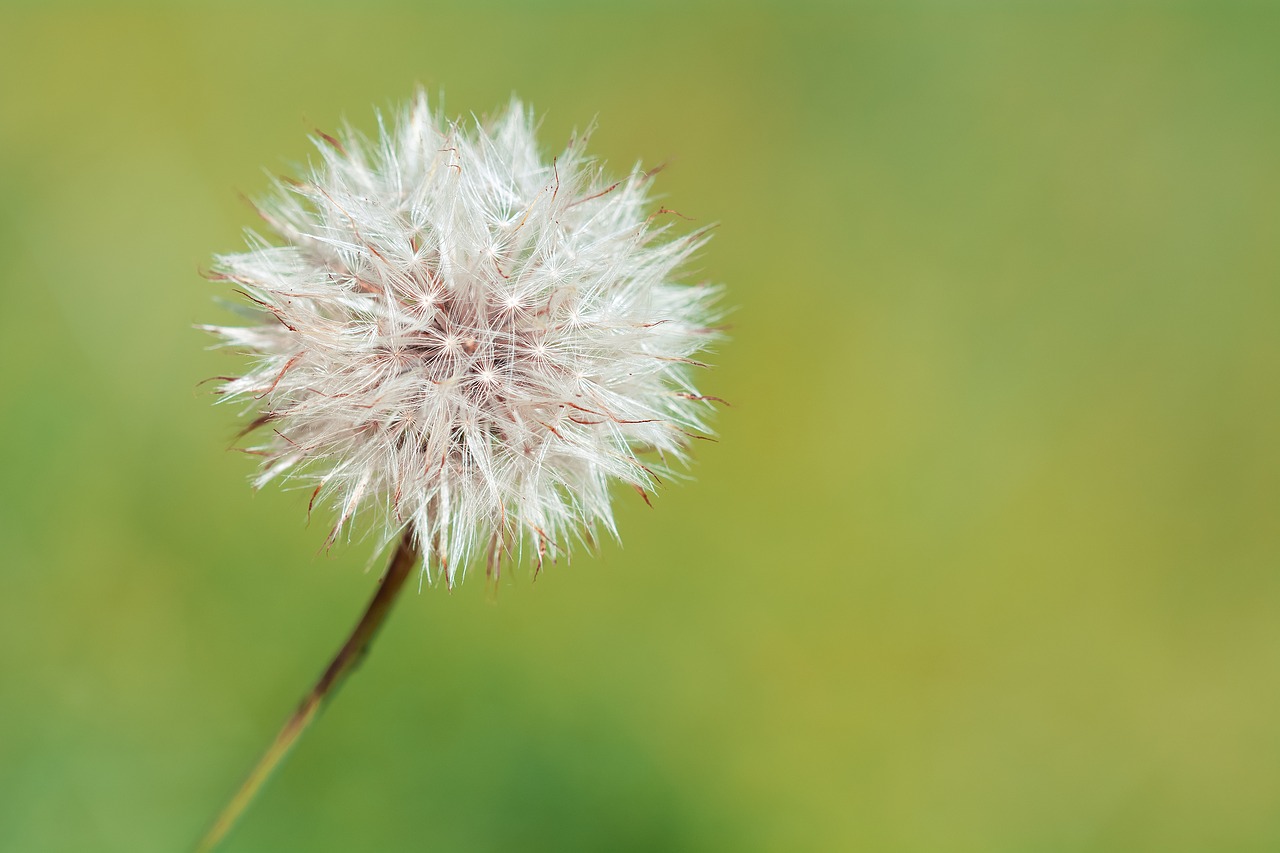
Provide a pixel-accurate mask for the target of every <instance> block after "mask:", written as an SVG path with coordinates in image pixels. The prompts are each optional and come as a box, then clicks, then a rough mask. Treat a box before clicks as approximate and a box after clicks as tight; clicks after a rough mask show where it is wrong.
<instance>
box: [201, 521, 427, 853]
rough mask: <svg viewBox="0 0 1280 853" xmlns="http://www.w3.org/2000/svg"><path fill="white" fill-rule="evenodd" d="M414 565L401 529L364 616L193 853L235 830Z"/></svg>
mask: <svg viewBox="0 0 1280 853" xmlns="http://www.w3.org/2000/svg"><path fill="white" fill-rule="evenodd" d="M417 562H418V552H417V549H416V548H414V546H413V531H412V530H406V531H405V533H404V536H403V537H402V538H401V540H400V544H399V546H398V547H397V548H396V552H395V554H394V555H393V556H392V557H391V562H390V563H389V564H388V565H387V570H386V572H385V573H384V574H383V575H382V578H381V580H379V581H378V591H377V592H376V593H374V595H373V598H372V599H371V600H370V601H369V606H368V607H367V608H365V611H364V616H362V617H360V621H359V622H358V623H356V627H355V629H354V630H352V632H351V635H350V636H349V637H348V638H347V641H346V642H345V643H344V644H343V645H342V648H341V649H339V650H338V653H337V654H336V655H334V657H333V660H332V661H330V662H329V666H328V667H327V668H326V669H325V671H324V674H323V675H321V676H320V680H319V681H317V682H316V684H315V686H314V687H312V688H311V692H310V693H308V694H307V695H306V696H305V697H303V700H302V702H301V703H300V704H299V705H298V709H297V710H296V711H294V712H293V715H292V716H290V717H289V719H288V720H286V721H285V724H284V727H283V728H281V729H280V733H279V734H278V735H276V739H275V740H274V741H273V742H272V744H271V746H269V747H267V750H266V752H264V753H263V754H262V757H261V758H260V759H258V763H257V764H256V765H255V766H254V768H253V770H252V771H250V773H249V776H248V778H246V779H245V780H244V784H242V785H241V786H240V788H239V790H237V791H236V793H235V795H234V796H233V797H232V798H231V800H230V801H229V802H228V803H227V804H226V806H225V807H223V809H222V811H221V812H220V813H219V814H218V817H217V819H216V820H214V822H213V825H212V826H210V827H209V830H208V832H206V833H205V834H204V837H202V838H201V839H200V842H199V843H198V844H197V845H196V853H208V851H211V850H213V849H214V848H216V847H217V846H218V844H220V843H221V842H222V840H223V839H224V838H225V837H226V836H227V833H228V832H230V831H231V829H232V827H234V826H235V825H236V821H238V820H239V819H240V816H241V815H242V814H244V811H245V809H247V808H248V807H249V804H250V803H252V802H253V800H254V797H256V796H257V794H258V791H259V790H260V789H261V788H262V786H263V784H264V783H265V782H266V781H267V779H268V778H269V777H270V776H271V774H272V772H273V771H274V770H275V769H276V768H277V767H279V766H280V763H281V762H282V761H284V758H285V756H286V755H288V754H289V750H290V749H291V748H292V747H293V745H294V744H295V743H296V742H297V740H298V738H299V737H301V736H302V733H303V732H304V731H306V730H307V727H308V726H310V725H311V723H312V721H313V720H314V719H315V718H316V715H317V714H318V713H319V712H320V709H321V708H322V707H323V706H324V703H325V701H326V700H328V699H329V698H330V697H331V696H332V695H333V694H334V692H335V691H336V690H337V689H338V686H339V685H340V684H341V683H342V681H343V679H344V678H345V677H346V676H347V675H349V674H350V673H351V671H352V670H353V669H355V667H356V666H357V665H358V664H359V663H360V661H361V660H362V659H363V658H364V656H365V654H366V653H368V651H369V644H370V643H371V642H372V641H373V637H374V635H375V634H377V632H378V629H379V628H380V627H382V623H383V622H385V621H386V618H387V615H388V614H389V613H390V612H391V605H392V604H394V603H395V600H396V598H397V596H399V594H400V590H401V588H402V587H403V586H404V582H405V580H406V579H407V578H408V577H409V571H410V569H412V568H413V566H414V565H415V564H416V563H417Z"/></svg>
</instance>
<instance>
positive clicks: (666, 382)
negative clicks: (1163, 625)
mask: <svg viewBox="0 0 1280 853" xmlns="http://www.w3.org/2000/svg"><path fill="white" fill-rule="evenodd" d="M584 143H585V139H582V138H577V139H574V140H572V141H571V142H570V144H569V146H568V147H567V148H566V149H565V150H564V151H563V152H562V153H560V154H559V155H558V156H556V157H555V158H553V159H552V160H551V161H549V162H548V161H547V160H546V159H545V158H543V157H542V156H541V155H540V154H539V152H538V147H537V144H536V141H535V138H534V123H533V117H532V114H531V113H530V112H529V111H528V110H527V109H525V108H524V107H523V106H522V105H521V104H520V103H519V102H518V101H513V102H512V103H511V105H510V106H509V107H508V108H507V109H506V110H505V111H503V112H501V113H500V114H499V115H497V116H496V117H495V118H493V119H491V120H487V121H475V122H469V123H460V122H451V121H446V120H445V119H443V118H442V117H441V116H440V115H439V114H437V113H435V112H433V111H432V110H431V109H430V108H429V106H428V103H427V100H426V98H425V96H423V95H421V94H419V95H418V96H417V97H416V98H415V99H414V100H413V101H412V102H411V103H410V104H409V105H408V107H407V108H406V109H405V110H403V111H402V112H401V113H400V114H398V115H397V116H395V117H394V119H393V120H392V121H390V122H388V121H386V120H384V119H383V118H382V117H381V116H380V117H379V133H378V134H377V136H376V138H366V137H364V136H362V135H360V134H358V133H356V132H354V131H351V130H347V131H346V132H344V133H342V134H340V135H338V136H337V137H333V136H328V135H324V134H321V135H320V136H319V137H317V140H316V144H317V147H318V149H319V152H320V157H319V160H318V161H317V162H316V163H315V164H314V165H313V166H312V167H311V169H310V173H309V174H308V175H307V176H306V177H305V178H303V179H301V180H292V179H286V178H281V179H278V180H276V182H275V185H274V187H273V192H272V194H271V195H270V197H268V198H267V199H265V200H264V201H263V202H262V203H261V204H260V205H259V212H260V214H261V216H262V219H263V220H264V222H265V223H266V225H267V228H268V230H269V231H270V232H271V233H272V234H273V235H274V237H273V239H271V240H268V239H266V238H264V237H261V236H258V235H257V234H256V233H253V232H250V234H249V238H248V244H249V246H248V249H247V251H244V252H240V253H237V254H226V255H221V256H218V257H217V258H216V260H215V264H214V267H213V273H214V276H215V277H216V278H219V279H222V280H225V281H227V282H230V283H232V284H233V285H234V287H235V288H236V289H238V290H239V291H240V292H241V293H243V294H244V296H245V297H246V298H247V299H248V300H249V302H250V303H251V305H252V310H253V313H254V317H255V321H254V322H253V324H252V325H248V326H211V327H205V328H208V329H209V330H210V331H213V332H215V333H216V334H217V335H219V336H220V338H221V340H222V342H223V343H224V344H225V345H228V346H231V347H235V348H238V349H241V350H244V351H246V352H248V353H250V354H251V355H252V357H253V360H252V363H251V367H250V369H249V370H248V372H247V373H245V374H244V375H243V376H240V377H238V378H234V379H231V380H229V381H227V382H226V383H225V384H224V385H223V386H222V387H221V388H220V393H222V394H223V395H225V398H226V399H230V400H239V401H244V402H247V403H248V405H249V408H250V411H251V413H252V414H253V415H254V419H253V420H252V421H251V423H250V424H249V428H248V430H250V431H251V430H253V429H255V428H258V429H257V433H256V434H258V435H260V436H262V438H261V440H260V441H261V443H260V444H258V445H257V446H254V447H251V448H248V449H249V450H251V452H253V453H256V454H259V455H261V456H262V458H263V465H262V468H261V470H260V472H259V473H258V475H257V477H256V480H255V482H256V484H257V485H259V486H262V485H265V484H267V483H269V482H271V481H274V480H278V479H282V480H287V481H294V482H298V483H301V484H305V485H306V486H307V487H309V488H310V489H311V490H312V504H313V505H314V504H315V503H316V502H317V501H325V502H328V503H329V504H331V505H332V506H334V507H335V510H336V513H337V519H336V522H335V524H334V526H333V528H332V531H331V532H330V536H329V541H330V542H332V541H334V540H335V539H337V538H338V537H339V536H340V535H342V532H343V531H344V530H346V531H349V530H350V529H351V525H352V523H353V520H354V519H356V518H357V517H366V516H367V517H369V518H370V519H371V526H372V528H373V529H374V530H376V531H378V535H379V536H380V537H381V538H382V539H383V540H384V541H390V540H391V539H392V538H394V537H396V536H398V535H399V534H400V532H401V531H402V530H403V529H404V528H405V527H406V526H407V527H411V528H412V530H413V532H414V535H415V536H416V537H417V538H418V540H419V542H420V544H421V545H422V550H423V551H424V553H425V554H426V555H427V561H428V567H429V568H428V571H429V572H432V571H434V572H437V573H439V574H440V575H442V576H443V577H444V578H445V579H446V581H447V582H448V583H450V584H451V583H453V581H454V579H455V577H456V576H457V575H458V573H460V572H463V571H465V570H466V567H467V566H468V565H469V564H470V563H471V562H473V560H475V559H480V558H483V559H484V560H485V561H486V563H487V566H488V569H489V571H490V572H491V573H496V572H497V571H498V569H499V566H500V565H501V562H502V560H503V559H504V558H508V557H514V556H516V555H518V554H519V553H520V551H521V550H522V549H524V548H528V549H529V551H530V552H531V554H532V555H533V557H534V558H535V559H536V560H537V561H538V563H539V565H541V562H542V561H543V560H544V559H546V558H550V559H555V558H556V557H557V556H559V555H562V554H566V553H567V552H568V549H569V547H570V546H571V544H572V542H571V540H575V539H576V540H580V541H585V542H594V541H595V539H596V533H597V532H598V531H599V530H601V529H603V530H605V531H608V532H610V533H613V534H614V535H616V528H615V526H614V522H613V516H612V510H611V503H610V495H609V488H610V484H611V483H612V482H613V481H615V480H616V481H620V482H622V483H625V484H628V485H630V486H632V487H634V488H635V489H636V490H637V491H639V492H640V494H641V495H642V496H643V497H644V498H645V500H646V501H647V500H648V493H649V492H652V491H653V490H654V487H655V486H656V485H657V484H658V483H659V481H660V479H661V477H663V476H665V475H667V474H669V473H674V472H673V465H676V466H678V465H679V464H681V463H683V462H685V461H686V457H687V447H688V443H689V439H690V438H691V437H694V436H700V435H705V434H707V433H708V424H707V417H708V410H709V408H710V402H709V401H710V399H714V398H707V397H704V396H702V395H701V394H699V392H698V390H697V388H696V387H695V384H694V370H695V365H696V364H697V363H696V362H694V361H693V356H695V355H698V354H699V353H700V352H701V351H703V350H704V349H706V348H707V346H708V345H709V344H710V343H711V342H712V341H713V340H714V339H715V337H716V333H715V332H714V330H713V329H711V328H710V324H711V323H712V322H713V321H714V318H715V312H716V309H715V305H714V303H715V300H716V297H717V289H716V288H714V287H707V286H690V285H685V284H681V283H679V281H678V276H679V273H680V271H681V268H682V266H683V265H684V264H685V263H686V262H687V261H688V260H689V258H690V257H691V256H692V255H693V254H694V253H695V252H696V251H697V250H698V249H699V248H700V247H701V246H702V245H703V244H704V243H705V241H706V239H707V236H708V234H707V231H706V229H702V230H698V231H694V232H693V233H692V234H687V235H684V236H675V235H672V234H671V233H669V232H668V229H669V228H670V227H671V226H670V224H669V223H664V222H663V221H662V217H657V216H655V215H651V214H650V213H649V210H648V208H649V196H648V193H649V184H650V177H651V175H652V173H646V172H643V171H641V170H640V169H639V168H638V167H637V168H636V169H635V170H633V171H632V172H631V173H630V174H629V175H628V176H627V177H626V178H624V179H623V180H621V181H616V182H615V181H611V180H608V179H606V178H605V177H604V175H603V174H602V170H601V168H600V167H599V166H598V164H596V163H595V162H594V161H593V160H592V159H591V158H590V157H589V156H588V155H587V154H586V153H585V150H584V148H585V145H584ZM660 212H665V209H662V211H660ZM268 427H269V428H268Z"/></svg>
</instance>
